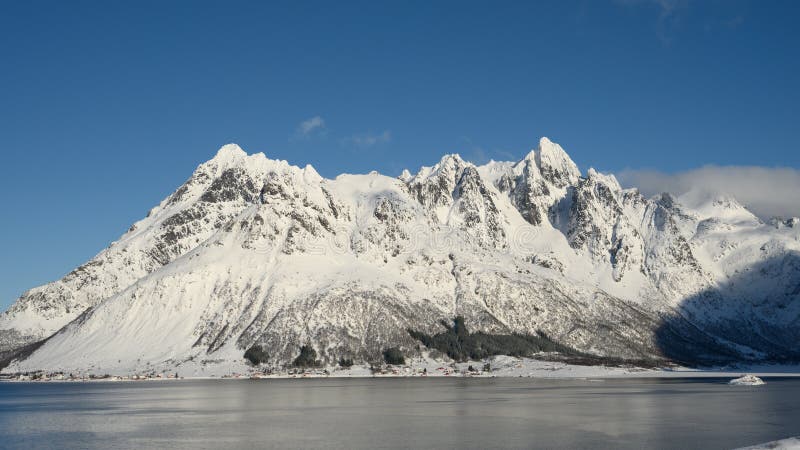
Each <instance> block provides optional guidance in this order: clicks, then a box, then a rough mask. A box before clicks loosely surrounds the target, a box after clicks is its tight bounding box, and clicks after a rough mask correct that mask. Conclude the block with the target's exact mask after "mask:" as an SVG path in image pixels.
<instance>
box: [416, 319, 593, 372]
mask: <svg viewBox="0 0 800 450" xmlns="http://www.w3.org/2000/svg"><path fill="white" fill-rule="evenodd" d="M442 325H444V326H445V328H446V331H444V332H442V333H438V334H434V335H432V336H431V335H428V334H425V333H422V332H419V331H415V330H408V333H409V334H410V335H411V337H413V338H414V339H416V340H418V341H420V342H422V343H423V344H424V345H425V346H426V347H428V348H434V349H437V350H439V351H441V352H443V353H446V354H447V356H449V357H450V358H452V359H454V360H456V361H469V360H480V359H483V358H488V357H490V356H495V355H508V356H517V357H521V356H531V355H532V354H534V353H539V352H558V353H561V354H563V355H575V356H579V355H581V353H580V352H578V351H577V350H575V349H573V348H570V347H567V346H566V345H563V344H559V343H558V342H555V341H553V340H552V339H550V338H549V337H548V336H547V335H545V334H544V333H541V332H540V333H537V334H536V335H530V334H516V333H515V334H488V333H483V332H480V331H479V332H477V333H470V332H469V330H468V329H467V325H466V323H465V322H464V318H463V317H461V316H458V317H456V318H455V319H454V320H453V324H452V325H450V324H449V323H447V322H446V321H442Z"/></svg>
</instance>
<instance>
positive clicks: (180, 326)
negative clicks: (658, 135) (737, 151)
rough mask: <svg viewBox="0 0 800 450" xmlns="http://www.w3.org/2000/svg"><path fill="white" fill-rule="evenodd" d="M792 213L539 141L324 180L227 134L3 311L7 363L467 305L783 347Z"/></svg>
mask: <svg viewBox="0 0 800 450" xmlns="http://www.w3.org/2000/svg"><path fill="white" fill-rule="evenodd" d="M798 253H800V226H799V225H798V221H797V220H776V221H772V222H770V223H763V222H762V221H760V220H759V219H758V218H756V217H755V216H753V215H752V214H751V213H750V212H749V211H747V209H746V208H744V207H743V206H741V205H739V204H738V203H737V202H736V201H735V200H734V199H731V198H725V197H719V196H716V197H715V196H703V195H698V194H695V193H690V194H687V195H686V196H684V197H681V198H674V197H672V196H670V195H669V194H664V195H661V196H658V197H656V198H652V199H648V198H644V197H643V196H641V195H640V194H639V193H638V192H637V191H636V190H624V189H622V188H621V187H620V186H619V183H617V181H616V179H615V178H614V177H613V175H605V174H601V173H599V172H597V171H595V170H592V169H590V170H589V171H588V172H587V173H586V174H585V175H582V174H581V173H580V171H579V170H578V168H577V166H576V165H575V164H574V163H573V162H572V161H571V160H570V158H569V156H568V155H567V154H566V153H565V152H564V150H563V149H562V148H561V147H560V146H558V145H557V144H555V143H553V142H551V141H550V140H548V139H547V138H542V140H541V141H540V143H539V146H538V148H537V149H535V150H534V151H532V152H531V153H530V154H528V155H527V156H526V157H525V158H524V159H523V160H521V161H518V162H490V163H489V164H487V165H484V166H475V165H473V164H471V163H469V162H466V161H464V160H463V159H461V158H460V157H459V156H458V155H446V156H444V157H443V158H442V159H441V160H440V161H439V162H438V163H437V164H435V165H433V166H432V167H423V168H422V169H420V170H419V171H418V172H417V173H416V174H413V175H412V174H411V173H409V172H407V171H405V172H404V173H403V175H401V176H400V177H399V178H390V177H386V176H383V175H380V174H377V173H374V172H373V173H371V174H368V175H340V176H339V177H337V178H335V179H324V178H322V177H320V176H319V174H317V172H316V171H315V170H314V169H313V168H312V167H311V166H306V167H305V168H302V169H301V168H299V167H295V166H291V165H289V164H288V163H286V162H285V161H275V160H270V159H268V158H267V157H266V156H264V155H263V154H255V155H249V156H248V155H247V154H246V153H245V152H243V151H242V150H241V149H240V148H239V147H237V146H235V145H226V146H224V147H223V148H222V149H220V151H219V152H218V153H217V155H216V156H215V157H214V158H213V159H212V160H210V161H209V162H207V163H204V164H202V165H201V166H199V167H198V168H197V170H195V172H194V173H193V174H192V176H191V177H190V178H189V180H187V181H186V182H185V183H184V184H183V185H182V186H181V187H180V188H179V189H178V190H177V191H176V192H175V193H173V194H172V195H170V196H169V197H167V198H166V199H165V200H164V201H163V202H161V204H160V205H158V206H157V207H155V208H154V209H153V210H152V211H150V213H149V214H148V216H147V217H146V218H145V219H143V220H141V221H139V222H137V223H136V224H134V225H133V226H132V227H131V229H130V230H129V231H128V232H127V233H126V234H124V235H123V236H122V237H121V238H120V239H119V240H118V241H117V242H115V243H113V244H112V245H111V246H110V247H109V248H107V249H106V250H104V251H103V252H101V253H100V254H98V255H97V256H96V257H95V258H93V259H92V260H91V261H89V262H87V263H86V264H84V265H82V266H81V267H79V268H78V269H76V270H75V271H73V272H72V273H70V274H69V275H67V276H66V277H64V278H63V279H61V280H58V281H55V282H53V283H50V284H48V285H45V286H42V287H39V288H35V289H32V290H31V291H28V292H27V293H25V294H24V295H23V296H22V297H21V298H20V299H19V300H18V301H17V302H16V303H15V304H14V305H13V306H12V307H11V308H10V309H9V310H8V311H6V312H5V313H3V314H2V316H0V352H2V351H4V350H5V351H8V350H11V349H14V348H19V347H20V346H22V345H24V344H29V343H33V342H36V341H40V340H42V339H44V338H49V339H47V341H46V342H44V343H43V344H42V345H41V347H39V348H38V349H37V350H36V351H34V352H33V353H32V354H30V355H27V354H26V355H23V356H26V357H23V356H20V357H18V358H17V360H16V361H15V362H13V363H12V364H11V365H10V366H9V367H8V368H7V369H6V370H10V371H18V370H31V369H49V370H53V369H66V370H89V369H90V370H97V371H100V370H105V371H109V372H111V371H116V372H130V371H135V370H143V369H146V368H152V367H159V368H167V369H170V368H175V367H188V366H198V365H200V366H202V365H204V364H206V365H220V364H222V365H227V366H230V367H240V366H241V365H242V364H243V360H242V354H243V352H244V350H245V349H246V348H249V347H250V346H251V345H253V344H255V343H259V344H262V345H264V346H265V347H266V348H267V349H268V351H269V353H270V355H271V357H272V359H273V360H274V362H275V363H276V364H282V363H286V362H288V361H291V359H293V358H294V356H296V354H297V352H298V348H299V346H300V345H303V344H305V343H310V344H312V345H313V346H314V347H315V348H316V350H317V352H318V353H319V354H320V356H321V357H322V358H323V359H325V360H327V361H335V360H337V359H338V358H339V357H342V356H344V357H350V358H355V359H359V360H372V359H376V358H379V355H380V352H381V351H382V349H384V348H386V347H388V346H394V345H399V346H401V347H402V348H404V349H406V351H409V352H414V351H415V349H416V343H415V342H414V341H413V340H412V339H411V338H410V337H409V335H408V333H407V332H406V330H407V329H408V328H414V329H418V330H426V331H430V332H433V331H436V330H439V329H441V325H439V321H440V320H442V319H449V318H452V317H454V316H456V315H463V316H465V317H466V318H467V321H468V323H470V324H471V325H472V327H473V328H480V329H483V330H487V331H499V332H509V331H512V332H522V333H535V332H544V333H546V334H548V335H549V336H551V337H552V338H554V339H556V340H558V341H560V342H563V343H565V344H567V345H570V346H573V347H575V348H578V349H580V350H583V351H585V352H588V353H593V354H597V355H604V356H613V357H621V358H629V359H640V358H672V359H680V360H690V359H692V358H694V359H697V360H712V359H724V358H731V359H786V358H788V359H791V358H796V357H797V355H798V353H800V349H798V348H797V346H796V344H795V343H796V342H797V339H798V337H800V335H799V334H798V329H800V327H798V318H799V317H800V299H798V296H800V256H799V255H798Z"/></svg>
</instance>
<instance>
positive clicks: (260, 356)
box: [244, 344, 269, 366]
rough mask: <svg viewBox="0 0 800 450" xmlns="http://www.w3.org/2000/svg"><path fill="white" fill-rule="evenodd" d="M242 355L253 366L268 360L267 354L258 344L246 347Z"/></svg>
mask: <svg viewBox="0 0 800 450" xmlns="http://www.w3.org/2000/svg"><path fill="white" fill-rule="evenodd" d="M244 357H245V359H247V360H248V361H250V363H251V364H253V365H254V366H257V365H259V364H264V363H266V362H267V361H268V360H269V355H268V354H267V352H266V351H264V347H262V346H260V345H258V344H255V345H253V346H252V347H250V348H248V349H247V351H246V352H244Z"/></svg>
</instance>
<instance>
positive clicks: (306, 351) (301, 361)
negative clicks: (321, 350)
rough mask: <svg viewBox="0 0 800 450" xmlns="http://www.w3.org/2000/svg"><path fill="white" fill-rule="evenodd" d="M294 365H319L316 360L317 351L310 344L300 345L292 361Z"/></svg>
mask: <svg viewBox="0 0 800 450" xmlns="http://www.w3.org/2000/svg"><path fill="white" fill-rule="evenodd" d="M292 365H293V366H294V367H319V366H321V365H322V363H321V362H320V361H317V351H316V350H314V347H312V346H311V345H304V346H302V347H300V354H299V355H298V356H297V358H295V360H294V362H293V363H292Z"/></svg>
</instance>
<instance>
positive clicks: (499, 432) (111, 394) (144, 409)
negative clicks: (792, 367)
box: [0, 378, 800, 449]
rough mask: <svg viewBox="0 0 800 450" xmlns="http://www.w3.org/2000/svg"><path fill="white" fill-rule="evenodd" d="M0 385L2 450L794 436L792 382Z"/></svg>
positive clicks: (625, 442) (701, 442)
mask: <svg viewBox="0 0 800 450" xmlns="http://www.w3.org/2000/svg"><path fill="white" fill-rule="evenodd" d="M726 382H727V379H724V380H722V379H705V380H670V379H667V380H646V379H640V380H631V379H628V380H605V381H590V380H563V381H562V380H532V379H499V378H495V379H475V378H473V379H432V378H427V379H371V378H368V379H305V380H258V381H250V380H192V381H188V380H183V381H150V382H107V383H106V382H95V383H0V448H102V449H107V448H226V449H233V448H273V447H274V448H287V447H288V448H323V447H324V448H398V447H407V448H615V449H616V448H712V449H713V448H732V447H737V446H742V445H750V444H755V443H760V442H765V441H771V440H775V439H779V438H784V437H788V436H793V435H800V380H798V379H786V378H784V379H779V378H776V379H767V385H766V386H760V387H732V386H728V385H727V384H725V383H726Z"/></svg>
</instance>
